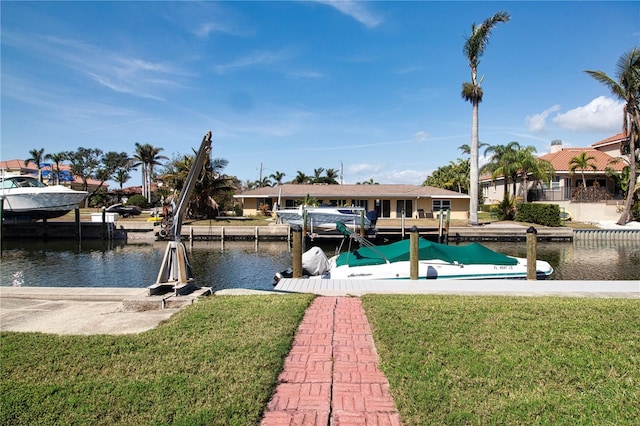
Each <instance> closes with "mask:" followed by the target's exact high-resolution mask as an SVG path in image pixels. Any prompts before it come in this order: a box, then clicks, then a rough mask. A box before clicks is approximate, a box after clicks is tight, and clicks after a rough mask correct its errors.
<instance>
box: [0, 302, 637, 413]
mask: <svg viewBox="0 0 640 426" xmlns="http://www.w3.org/2000/svg"><path fill="white" fill-rule="evenodd" d="M311 299H312V296H308V295H298V296H294V295H289V296H248V297H238V296H233V297H224V296H217V297H211V298H208V299H205V300H202V301H200V302H199V303H197V304H195V305H192V306H189V307H187V308H184V309H183V310H181V311H180V312H179V313H178V314H176V315H174V316H173V317H172V318H171V319H170V320H169V321H167V322H165V323H163V324H161V326H160V327H158V328H156V329H154V330H151V331H149V332H146V333H142V334H139V335H131V336H104V335H96V336H55V335H45V334H39V333H7V332H5V333H2V335H1V336H0V338H1V346H0V366H1V372H0V424H11V425H21V424H131V425H133V424H169V423H172V424H178V425H180V424H182V425H197V424H214V425H255V424H258V422H259V419H260V416H261V414H262V411H263V410H264V408H265V407H266V404H267V402H268V400H269V398H270V396H271V394H272V392H273V391H274V389H275V386H276V378H277V374H278V373H279V371H280V369H281V368H282V362H283V360H284V358H285V356H286V354H287V353H288V351H289V349H290V345H291V342H292V338H293V335H294V332H295V330H296V328H297V325H298V323H299V322H300V320H301V319H302V315H303V312H304V309H305V308H306V307H307V306H308V305H309V303H310V301H311ZM363 304H364V307H365V311H366V313H367V316H368V319H369V322H370V323H371V327H372V330H373V334H374V340H375V342H376V347H377V350H378V353H379V354H380V358H381V366H382V369H383V371H384V372H385V374H386V375H387V377H388V379H389V382H390V385H391V392H392V394H393V397H394V399H395V402H396V405H397V407H398V409H399V411H400V416H401V419H402V422H403V424H405V425H426V424H466V425H467V424H468V425H485V424H580V425H582V424H594V425H613V424H616V425H632V424H633V425H635V424H638V423H637V422H638V418H640V315H638V308H639V301H638V300H635V299H587V298H537V297H536V298H534V297H474V296H434V295H424V296H416V295H409V296H400V295H398V296H389V295H385V296H380V295H368V296H364V297H363Z"/></svg>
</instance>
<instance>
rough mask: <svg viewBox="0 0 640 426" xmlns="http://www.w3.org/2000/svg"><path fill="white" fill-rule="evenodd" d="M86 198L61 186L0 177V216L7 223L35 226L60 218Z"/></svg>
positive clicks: (27, 179)
mask: <svg viewBox="0 0 640 426" xmlns="http://www.w3.org/2000/svg"><path fill="white" fill-rule="evenodd" d="M87 195H88V193H87V191H76V190H73V189H71V188H67V187H66V186H62V185H53V186H47V185H45V184H44V183H42V182H40V181H39V180H38V179H36V178H33V177H31V176H25V175H13V176H11V175H5V176H0V198H1V199H2V202H3V211H2V216H3V218H7V219H14V220H18V221H31V222H35V221H37V220H40V219H53V218H56V217H60V216H63V215H65V214H66V213H68V212H69V211H71V210H73V209H75V208H77V207H78V206H79V205H80V203H81V202H82V201H83V200H84V199H85V198H86V197H87Z"/></svg>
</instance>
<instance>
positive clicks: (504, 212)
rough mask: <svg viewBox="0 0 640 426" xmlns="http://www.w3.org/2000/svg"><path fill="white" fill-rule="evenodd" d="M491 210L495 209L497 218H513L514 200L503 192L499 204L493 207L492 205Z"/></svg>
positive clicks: (514, 212)
mask: <svg viewBox="0 0 640 426" xmlns="http://www.w3.org/2000/svg"><path fill="white" fill-rule="evenodd" d="M491 210H494V211H495V214H496V217H497V218H498V220H513V218H514V217H515V215H516V206H515V203H514V200H513V199H512V198H510V197H509V194H508V193H505V194H504V198H503V199H502V201H501V202H500V204H498V205H496V207H495V209H494V208H493V207H492V209H491Z"/></svg>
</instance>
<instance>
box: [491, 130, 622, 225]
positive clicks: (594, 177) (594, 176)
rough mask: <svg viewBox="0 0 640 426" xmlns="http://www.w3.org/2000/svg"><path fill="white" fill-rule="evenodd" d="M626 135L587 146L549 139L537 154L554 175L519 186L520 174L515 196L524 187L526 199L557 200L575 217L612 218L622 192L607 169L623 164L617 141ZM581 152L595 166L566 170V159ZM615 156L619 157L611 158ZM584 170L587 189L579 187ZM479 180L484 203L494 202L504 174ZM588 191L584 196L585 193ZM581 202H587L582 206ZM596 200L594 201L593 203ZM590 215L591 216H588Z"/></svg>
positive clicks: (618, 169)
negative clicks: (548, 144) (547, 149)
mask: <svg viewBox="0 0 640 426" xmlns="http://www.w3.org/2000/svg"><path fill="white" fill-rule="evenodd" d="M626 139H628V136H627V135H626V134H624V133H619V134H617V135H614V136H611V137H609V138H607V139H604V140H602V141H599V142H596V143H594V144H592V145H591V146H590V147H588V148H573V147H567V148H564V147H563V146H562V141H560V140H554V141H552V142H551V151H550V152H549V153H548V154H544V155H542V156H540V157H539V158H541V159H543V160H547V161H549V162H550V163H551V165H552V166H553V168H554V170H555V176H553V177H552V178H551V181H550V182H549V184H546V183H544V182H540V181H535V180H532V179H531V177H529V178H528V179H527V188H524V186H523V179H522V176H518V179H517V180H516V196H517V197H519V198H520V199H524V191H527V199H528V200H529V201H532V202H544V203H553V204H558V205H559V206H560V207H562V208H564V209H565V210H566V211H568V212H569V213H570V215H571V216H572V217H574V218H576V219H578V220H584V221H589V220H594V221H597V220H596V216H597V217H599V218H600V217H603V216H604V217H607V218H608V219H614V218H616V215H619V210H620V206H621V205H622V203H623V199H624V196H625V194H624V193H622V191H621V190H620V188H619V186H618V185H617V184H616V181H615V179H614V178H612V177H611V175H610V173H609V170H611V171H614V172H616V173H619V172H621V171H622V169H623V168H624V166H625V165H626V164H627V163H626V162H625V161H624V160H623V159H624V157H625V156H624V155H622V153H621V152H620V145H621V143H622V142H623V141H625V140H626ZM582 153H585V155H586V156H587V157H593V159H592V160H590V161H589V163H590V164H593V165H594V166H595V168H590V167H589V168H587V169H585V170H584V171H582V170H580V169H577V170H575V172H573V173H572V172H571V170H570V162H571V160H572V159H573V158H576V157H578V156H580V155H581V154H582ZM616 159H619V161H615V160H616ZM583 172H584V176H585V180H586V183H587V186H586V188H587V189H589V191H586V192H585V191H583V190H582V189H581V188H582V187H583V183H582V174H583ZM480 184H481V187H482V195H483V196H484V199H485V204H496V203H499V202H500V201H502V199H503V197H504V187H505V186H504V176H499V177H497V178H496V179H492V178H491V176H481V177H480ZM512 185H513V183H512V182H511V181H510V182H509V185H508V188H507V190H508V191H510V195H511V191H512V188H513V186H512ZM585 194H588V196H585ZM585 203H590V204H587V205H586V206H587V207H586V208H585ZM594 203H597V204H594ZM592 216H593V217H592Z"/></svg>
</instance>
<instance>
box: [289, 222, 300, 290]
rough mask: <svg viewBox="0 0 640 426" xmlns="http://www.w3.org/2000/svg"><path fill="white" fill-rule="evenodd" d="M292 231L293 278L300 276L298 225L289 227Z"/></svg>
mask: <svg viewBox="0 0 640 426" xmlns="http://www.w3.org/2000/svg"><path fill="white" fill-rule="evenodd" d="M291 230H292V231H293V278H302V230H301V229H300V227H299V226H297V225H294V226H292V227H291Z"/></svg>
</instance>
